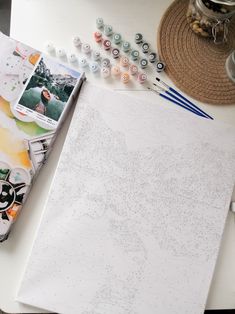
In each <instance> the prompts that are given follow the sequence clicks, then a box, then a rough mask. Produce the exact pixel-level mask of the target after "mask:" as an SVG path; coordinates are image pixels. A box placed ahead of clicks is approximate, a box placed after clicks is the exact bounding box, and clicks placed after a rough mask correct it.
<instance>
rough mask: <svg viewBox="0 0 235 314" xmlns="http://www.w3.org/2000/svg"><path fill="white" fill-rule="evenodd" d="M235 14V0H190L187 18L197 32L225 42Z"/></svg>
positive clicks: (216, 41)
mask: <svg viewBox="0 0 235 314" xmlns="http://www.w3.org/2000/svg"><path fill="white" fill-rule="evenodd" d="M234 15H235V0H190V2H189V6H188V11H187V20H188V22H189V25H190V27H191V28H192V30H193V31H194V32H195V33H196V34H198V35H200V36H203V37H205V38H213V39H214V42H215V43H225V42H226V41H227V35H228V31H229V23H230V21H231V19H232V17H233V16H234Z"/></svg>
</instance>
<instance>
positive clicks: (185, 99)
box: [153, 77, 214, 120]
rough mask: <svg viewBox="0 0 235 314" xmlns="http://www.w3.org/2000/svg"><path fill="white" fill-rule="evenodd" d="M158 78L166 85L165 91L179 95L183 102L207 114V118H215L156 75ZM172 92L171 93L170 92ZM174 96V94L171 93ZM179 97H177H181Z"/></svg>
mask: <svg viewBox="0 0 235 314" xmlns="http://www.w3.org/2000/svg"><path fill="white" fill-rule="evenodd" d="M156 80H157V81H158V82H159V83H161V84H162V85H163V86H164V87H165V92H166V93H167V94H169V91H170V92H172V93H174V94H175V95H177V96H178V97H179V98H181V99H182V100H183V103H184V104H185V102H186V104H187V105H188V106H189V107H193V109H195V110H197V111H200V112H201V113H202V114H203V115H205V116H206V117H207V118H209V119H211V120H214V119H213V118H212V117H211V116H210V115H208V114H207V113H206V112H205V111H203V110H202V109H200V108H199V107H198V106H196V105H195V104H194V103H192V102H191V101H190V100H189V99H187V98H186V97H184V96H183V95H182V94H180V93H179V92H178V91H177V90H175V89H174V88H173V87H170V86H169V85H168V84H166V83H165V82H163V81H162V80H161V79H160V78H159V77H156ZM153 85H155V86H157V87H160V86H159V85H157V84H155V83H153ZM170 94H171V93H170ZM171 97H172V94H171ZM179 98H177V99H179Z"/></svg>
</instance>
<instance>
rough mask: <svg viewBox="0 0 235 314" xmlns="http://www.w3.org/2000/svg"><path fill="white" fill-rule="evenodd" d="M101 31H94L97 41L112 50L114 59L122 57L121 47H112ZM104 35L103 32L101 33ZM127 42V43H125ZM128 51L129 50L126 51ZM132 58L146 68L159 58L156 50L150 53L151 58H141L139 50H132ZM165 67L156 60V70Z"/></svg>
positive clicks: (142, 67)
mask: <svg viewBox="0 0 235 314" xmlns="http://www.w3.org/2000/svg"><path fill="white" fill-rule="evenodd" d="M100 34H101V33H100V32H95V33H94V37H95V41H96V42H97V43H100V44H101V45H102V48H103V49H104V50H106V51H110V52H111V55H112V57H113V59H118V58H120V56H121V54H120V49H118V48H116V47H114V48H113V47H112V46H111V42H110V40H108V39H104V40H103V39H102V38H101V37H100ZM101 35H102V34H101ZM124 44H125V43H124ZM124 52H126V53H127V51H124ZM130 59H131V60H132V61H135V62H139V66H140V67H141V69H145V68H147V67H148V64H149V62H150V63H155V62H156V60H157V54H156V53H155V52H152V53H150V54H149V58H148V59H146V58H140V53H139V51H138V50H131V51H130ZM164 68H165V65H164V64H163V63H162V62H160V61H157V62H156V71H157V72H162V71H163V70H164Z"/></svg>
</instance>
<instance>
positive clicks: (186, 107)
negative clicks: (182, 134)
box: [159, 93, 205, 118]
mask: <svg viewBox="0 0 235 314" xmlns="http://www.w3.org/2000/svg"><path fill="white" fill-rule="evenodd" d="M159 95H160V96H161V97H163V98H165V99H167V100H169V101H170V102H172V103H174V104H176V105H178V106H180V107H182V108H184V109H186V110H188V111H191V112H192V113H194V114H196V115H198V116H200V117H203V118H205V116H204V115H202V114H201V113H200V112H198V111H196V110H194V109H192V108H191V107H188V106H185V105H183V104H182V103H180V102H178V101H176V100H174V99H172V98H170V97H168V96H166V95H164V94H162V93H160V94H159Z"/></svg>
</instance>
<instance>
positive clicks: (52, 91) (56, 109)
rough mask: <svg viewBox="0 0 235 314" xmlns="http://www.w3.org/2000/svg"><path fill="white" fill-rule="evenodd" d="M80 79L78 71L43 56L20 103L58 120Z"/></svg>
mask: <svg viewBox="0 0 235 314" xmlns="http://www.w3.org/2000/svg"><path fill="white" fill-rule="evenodd" d="M78 79H79V77H78V73H77V72H75V71H73V70H71V69H69V68H67V67H66V66H64V65H61V64H58V63H57V62H55V61H53V60H51V59H47V58H46V57H43V58H42V59H41V60H40V62H39V64H38V65H37V67H36V69H35V71H34V73H33V75H32V77H31V79H30V80H29V81H28V83H27V86H26V87H25V91H24V93H23V95H22V96H21V98H20V100H19V104H20V105H22V106H24V107H27V108H28V109H31V110H33V111H35V112H37V113H39V114H41V115H43V116H46V117H48V118H50V119H52V120H54V121H58V120H59V119H60V116H61V115H62V113H63V110H64V108H65V105H66V103H67V102H68V100H69V98H70V95H71V94H72V92H73V89H74V87H75V85H76V83H77V81H78Z"/></svg>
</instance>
